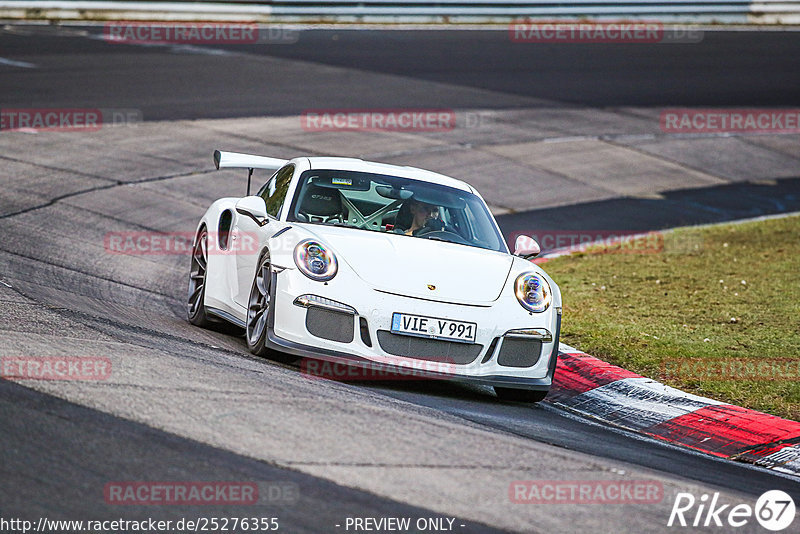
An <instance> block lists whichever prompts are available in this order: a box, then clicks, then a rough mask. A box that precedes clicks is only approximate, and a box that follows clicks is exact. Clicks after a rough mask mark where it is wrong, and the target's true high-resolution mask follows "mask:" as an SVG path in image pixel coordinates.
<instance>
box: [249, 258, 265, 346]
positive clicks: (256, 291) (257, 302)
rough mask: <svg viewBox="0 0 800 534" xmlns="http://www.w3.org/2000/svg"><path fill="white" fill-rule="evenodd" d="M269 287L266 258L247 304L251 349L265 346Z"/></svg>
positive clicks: (257, 272) (262, 262)
mask: <svg viewBox="0 0 800 534" xmlns="http://www.w3.org/2000/svg"><path fill="white" fill-rule="evenodd" d="M269 286H270V266H269V258H266V257H265V258H263V259H262V260H261V262H260V263H259V266H258V270H257V271H256V278H255V280H254V281H253V288H252V289H251V290H250V298H249V299H248V304H247V342H248V345H249V346H250V348H251V349H252V348H256V347H258V345H262V346H263V344H264V343H263V340H262V336H263V337H266V336H265V332H264V330H265V329H266V326H267V314H268V312H269V291H270V287H269Z"/></svg>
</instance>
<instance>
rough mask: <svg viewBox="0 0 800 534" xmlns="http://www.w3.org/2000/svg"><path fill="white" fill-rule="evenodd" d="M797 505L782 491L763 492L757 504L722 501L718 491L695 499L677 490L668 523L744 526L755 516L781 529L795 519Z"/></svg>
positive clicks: (676, 524)
mask: <svg viewBox="0 0 800 534" xmlns="http://www.w3.org/2000/svg"><path fill="white" fill-rule="evenodd" d="M794 516H795V506H794V500H793V499H792V497H791V496H790V495H789V494H788V493H786V492H784V491H781V490H770V491H767V492H765V493H763V494H762V495H761V496H760V497H759V498H758V500H757V501H756V505H755V506H754V507H751V506H750V505H749V504H744V503H740V504H736V505H731V504H730V503H727V504H723V503H720V502H719V493H714V495H713V496H711V497H710V498H709V496H708V494H703V495H701V496H700V498H699V499H696V498H695V496H694V495H692V494H691V493H678V494H677V495H676V496H675V503H674V504H673V505H672V512H671V513H670V514H669V521H667V526H668V527H672V526H676V527H725V528H730V527H734V528H737V527H743V526H745V525H747V524H749V523H750V522H751V520H752V519H753V517H755V519H756V521H758V523H759V524H760V525H761V526H762V527H764V528H765V529H767V530H771V531H773V532H778V531H781V530H784V529H786V528H788V527H789V526H790V525H791V524H792V522H793V521H794Z"/></svg>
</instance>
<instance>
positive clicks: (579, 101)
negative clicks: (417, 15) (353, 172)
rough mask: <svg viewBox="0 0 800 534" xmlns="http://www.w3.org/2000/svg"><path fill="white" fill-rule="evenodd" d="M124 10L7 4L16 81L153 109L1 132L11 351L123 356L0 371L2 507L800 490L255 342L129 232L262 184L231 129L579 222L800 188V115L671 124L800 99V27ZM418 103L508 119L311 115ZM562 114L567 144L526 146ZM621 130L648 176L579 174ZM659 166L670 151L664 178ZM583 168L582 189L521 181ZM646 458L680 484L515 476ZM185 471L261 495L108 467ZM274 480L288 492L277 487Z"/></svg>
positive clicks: (482, 514) (718, 213) (619, 515)
mask: <svg viewBox="0 0 800 534" xmlns="http://www.w3.org/2000/svg"><path fill="white" fill-rule="evenodd" d="M99 32H101V29H98V28H97V27H67V28H59V27H41V26H25V25H22V26H6V27H4V28H3V29H2V31H0V58H4V59H9V60H12V61H14V62H24V63H25V64H26V65H28V66H19V64H17V65H16V66H15V65H11V64H8V63H3V62H0V80H2V83H0V108H105V109H107V108H114V109H133V110H136V111H137V112H138V113H140V115H141V118H142V119H143V121H144V122H142V123H140V124H137V125H135V127H128V126H124V125H122V126H118V127H117V126H114V127H108V128H103V129H102V130H101V131H98V132H92V133H75V132H38V133H35V132H30V131H11V132H0V162H2V165H3V170H2V171H0V183H2V184H3V187H2V190H0V310H1V311H2V313H0V355H2V356H59V355H67V356H100V357H107V358H109V359H110V361H111V363H112V369H113V371H112V375H111V377H110V378H109V379H108V380H104V381H98V382H55V381H21V382H19V383H15V382H11V381H7V380H0V428H2V431H0V457H2V460H0V476H2V482H0V517H2V518H9V517H16V518H27V519H30V520H32V521H36V520H37V519H38V518H40V517H47V518H49V519H78V520H80V519H83V520H88V519H113V518H119V517H123V518H148V517H151V518H156V519H160V520H178V519H180V518H197V517H212V516H216V517H236V516H238V517H243V516H248V517H277V518H279V520H280V525H281V528H280V531H285V532H347V531H348V530H347V529H346V528H345V524H346V520H347V518H348V517H350V518H352V517H361V518H364V517H374V518H380V517H411V518H414V520H415V521H416V519H418V518H437V519H441V518H445V519H447V518H449V519H452V520H453V525H454V526H453V530H454V531H456V532H493V531H515V532H667V531H674V530H675V529H671V528H668V527H667V526H666V525H667V520H668V518H669V512H670V510H671V508H672V504H673V501H674V499H675V495H676V494H677V493H678V492H690V493H693V494H694V495H695V496H697V497H699V496H700V495H702V494H708V495H711V494H713V493H714V492H719V493H720V500H721V501H723V502H727V503H740V502H746V503H750V504H751V505H752V504H753V503H754V502H755V499H756V498H757V497H758V495H760V494H761V493H763V492H764V491H766V490H769V489H782V490H784V491H786V492H788V493H790V494H791V495H792V496H793V497H794V498H795V500H796V501H797V502H800V484H798V481H797V480H796V479H793V478H790V477H788V476H784V475H780V474H778V473H774V472H770V471H767V470H764V469H760V468H755V467H752V466H748V465H744V464H739V463H734V462H729V461H724V460H718V459H714V458H710V457H707V456H704V455H701V454H696V453H693V452H691V451H688V450H683V449H678V448H675V447H671V446H668V445H665V444H663V443H659V442H656V441H654V440H650V439H644V438H641V437H637V436H634V435H631V434H629V433H626V432H624V431H620V430H617V429H613V428H609V427H605V426H602V425H599V424H597V423H595V422H592V421H588V420H583V419H580V418H577V417H575V416H573V415H571V414H569V413H566V412H564V411H561V410H559V409H557V408H555V407H553V406H551V405H547V404H542V405H539V406H533V407H532V406H527V405H522V404H514V403H506V404H503V403H499V402H498V401H497V400H496V399H495V398H494V396H493V395H492V394H491V393H490V392H489V391H488V390H486V389H483V388H480V387H467V386H460V385H453V384H447V383H438V382H437V383H433V384H431V383H428V382H424V383H423V382H419V383H411V384H402V385H400V384H397V383H385V382H381V383H363V382H361V383H346V382H332V381H326V380H316V379H309V378H308V377H306V376H304V375H303V373H302V372H301V370H300V368H299V367H298V365H297V362H296V361H294V360H292V359H288V358H278V359H275V360H267V359H261V358H255V357H252V356H251V355H250V354H249V353H248V352H247V350H246V346H245V343H244V340H243V339H242V338H241V337H237V336H236V335H232V334H231V333H230V332H221V331H210V330H201V329H198V328H195V327H192V326H190V325H189V324H188V323H187V322H186V320H185V306H184V299H185V288H186V278H187V273H188V256H187V255H181V254H152V255H137V254H115V253H112V252H110V251H109V250H108V248H107V246H106V245H105V244H104V237H105V236H106V235H107V233H108V232H115V231H116V232H142V233H152V232H175V231H181V232H192V231H193V230H194V225H195V223H196V221H197V220H198V218H199V217H200V216H201V215H202V213H203V211H204V210H205V208H206V207H207V205H208V204H210V203H211V202H212V201H213V200H214V199H216V198H219V197H222V196H233V195H241V194H243V191H244V177H243V176H241V173H232V172H223V173H217V172H215V171H213V170H212V169H213V166H212V162H211V151H212V150H213V149H215V148H224V149H228V150H238V151H243V152H247V151H252V152H255V153H260V154H264V155H270V156H276V157H292V156H296V155H299V154H322V153H327V154H337V155H359V156H363V157H365V158H366V157H369V158H374V159H379V160H382V161H388V162H392V163H396V162H404V163H405V164H418V165H419V166H422V167H429V168H434V169H436V170H442V171H449V172H450V173H451V174H454V175H456V176H464V177H465V178H466V179H467V180H468V181H470V182H472V183H474V184H475V185H476V186H477V187H478V188H479V189H480V190H481V191H482V192H484V193H485V196H486V198H487V202H489V204H490V205H491V206H492V207H493V209H495V210H496V213H497V214H498V220H499V221H500V223H501V225H502V226H503V229H504V231H506V232H512V231H517V230H525V229H529V228H532V227H537V226H538V227H539V228H556V227H558V228H572V227H571V226H570V224H573V225H577V224H578V223H576V222H575V217H574V216H571V215H570V213H574V212H575V210H579V211H580V213H581V214H582V215H583V219H582V222H581V223H580V224H582V225H583V226H582V227H583V228H611V227H612V226H611V225H612V224H614V225H616V226H613V228H617V229H634V230H647V229H660V228H666V227H670V226H674V225H679V224H696V223H706V222H718V221H725V220H732V219H738V218H743V217H752V216H759V215H769V214H776V213H783V212H790V211H797V210H798V209H800V171H798V169H800V157H798V154H800V140H799V139H798V136H797V134H794V135H788V136H787V135H784V136H780V135H773V136H740V137H736V136H733V137H731V136H718V137H714V136H710V137H707V138H700V139H694V138H688V139H685V138H670V137H668V136H663V135H661V134H660V133H659V132H658V129H657V117H658V110H659V109H660V108H663V107H669V106H700V107H702V106H715V107H725V106H727V107H795V108H796V107H800V70H798V69H797V58H798V57H800V33H797V32H708V33H707V34H706V36H705V38H704V40H703V41H702V42H701V43H698V44H693V45H689V44H669V45H667V44H663V45H635V46H622V45H580V46H569V45H561V46H556V45H545V46H538V47H537V46H529V45H521V44H514V43H510V42H509V40H508V36H507V33H506V32H504V31H497V32H479V31H399V30H392V31H387V32H380V31H364V32H354V31H339V30H337V31H334V30H320V31H303V32H300V34H299V39H298V40H297V42H296V43H294V44H281V45H277V44H276V45H241V46H231V45H227V46H219V47H202V46H132V45H121V44H109V43H106V42H104V41H102V40H101V39H98V38H97V35H98V33H99ZM409 107H410V108H450V109H453V110H456V113H457V114H458V115H459V117H460V118H461V117H462V115H461V114H462V113H472V114H474V115H469V116H475V117H482V118H484V119H485V120H486V121H487V122H486V123H485V124H484V125H483V128H484V129H481V128H476V129H474V130H469V129H468V128H462V129H456V130H454V131H453V132H448V133H443V134H430V135H412V134H406V133H396V132H394V133H364V132H359V133H355V134H352V133H347V134H337V133H336V132H334V133H330V132H306V131H303V130H302V128H300V127H299V121H298V120H297V115H298V114H300V113H302V112H303V111H304V110H307V109H320V108H331V109H335V108H347V109H353V108H359V109H364V108H381V109H398V108H409ZM565 117H568V118H565ZM653 124H655V125H656V126H655V127H654V126H653ZM448 136H449V137H448ZM487 139H488V141H486V142H485V144H481V142H482V140H484V141H485V140H487ZM543 139H544V140H545V141H547V142H548V143H550V144H549V145H547V146H552V147H553V150H555V151H558V150H561V151H562V153H561V155H560V156H559V157H560V158H562V159H559V160H557V161H555V160H554V162H553V164H552V167H546V166H541V167H536V166H526V163H525V161H524V158H525V157H527V155H528V154H530V150H531V147H533V148H534V149H538V147H540V146H541V143H542V140H543ZM554 140H555V141H558V142H557V143H556V142H553V141H554ZM597 143H603V144H604V147H603V148H604V150H608V151H609V152H603V153H602V154H603V156H602V157H603V158H607V157H613V158H617V157H618V158H619V159H618V160H615V161H620V162H622V163H624V165H623V167H625V168H628V167H627V166H630V175H626V177H619V179H618V180H616V181H615V178H608V177H605V176H601V175H600V174H601V173H598V176H597V177H596V178H586V180H585V181H582V182H577V181H576V180H575V179H574V177H573V176H572V175H570V174H569V173H570V172H572V171H569V170H564V171H563V172H561V171H558V172H557V171H556V170H554V168H555V167H558V165H557V163H558V164H561V163H563V162H564V161H568V160H569V161H572V160H576V159H580V158H581V157H589V156H586V155H585V154H588V153H591V150H589V149H588V148H587V147H589V148H592V147H595V146H596V144H597ZM478 145H480V146H478ZM523 145H524V146H523ZM556 145H558V146H556ZM696 147H699V148H696ZM709 147H713V151H712V149H710V148H709ZM573 148H574V149H575V150H573ZM584 148H586V150H584ZM709 153H710V154H712V155H713V157H711V156H708V154H709ZM576 154H577V155H576ZM742 154H744V155H742ZM737 157H741V158H742V160H741V161H740V160H737V159H736V158H737ZM734 160H735V164H734V163H729V161H734ZM591 164H592V162H591V161H588V160H587V161H586V162H585V165H586V166H585V167H581V168H580V169H578V170H576V171H575V172H581V173H583V172H585V170H586V169H588V168H590V167H591ZM543 165H544V164H543ZM643 165H645V166H650V165H657V166H658V173H653V176H649V175H647V173H642V174H641V177H639V174H638V173H640V171H641V170H642V168H643V167H642V166H643ZM748 165H752V167H748ZM504 166H506V167H508V168H513V169H515V170H516V171H517V173H518V174H517V175H516V178H515V177H512V176H509V184H510V185H507V186H505V185H503V184H498V185H497V186H496V187H493V186H492V181H491V180H489V179H487V178H485V177H483V178H482V176H483V175H485V174H487V173H488V171H489V170H491V169H496V168H498V167H504ZM645 168H652V167H645ZM459 169H463V173H459V172H458V170H459ZM526 173H527V174H526ZM606 174H608V173H606ZM630 176H633V177H634V178H630ZM623 178H624V179H623ZM515 179H518V180H519V181H518V182H514V181H513V180H515ZM481 180H484V182H481ZM539 180H540V181H539ZM558 180H561V181H563V183H564V184H565V185H563V186H558V187H555V186H554V187H553V189H558V192H556V193H552V194H549V193H546V192H545V193H542V195H541V196H536V195H529V196H528V195H519V190H520V189H519V187H523V186H524V187H530V188H534V187H537V185H538V184H540V183H541V184H550V183H553V184H556V183H559V184H560V183H562V182H558ZM515 188H516V189H515ZM558 194H562V196H558ZM548 195H550V196H548ZM515 196H520V197H523V198H522V199H517V198H515ZM609 213H614V217H613V218H612V217H610V216H609ZM565 297H566V296H565ZM620 478H624V479H629V480H648V481H657V482H658V483H659V484H661V485H662V487H663V490H664V496H663V499H662V500H661V501H660V502H656V503H652V504H636V505H630V504H629V505H621V504H615V505H597V504H594V505H591V504H589V505H579V504H559V505H532V504H514V503H512V502H511V501H510V499H509V493H508V490H509V485H510V484H511V482H512V481H515V480H534V479H536V480H598V479H620ZM159 480H160V481H165V480H171V481H197V480H206V481H252V482H256V483H258V484H259V487H260V488H262V490H263V491H262V493H263V497H262V499H260V500H259V502H258V503H257V504H254V505H251V506H233V505H216V506H141V505H140V506H120V505H117V504H113V503H109V502H107V501H106V499H105V498H104V487H105V485H106V484H108V483H110V482H114V481H118V482H119V481H159ZM269 488H273V489H274V488H279V489H280V488H283V489H284V490H286V491H288V493H285V494H279V495H278V496H276V497H275V498H270V493H269ZM287 488H288V489H287ZM444 524H448V522H447V521H445V522H444ZM684 530H689V529H684ZM349 531H350V532H353V530H352V528H351V529H350V530H349ZM708 531H709V532H712V531H722V530H721V529H717V530H714V529H713V528H712V529H708ZM737 532H763V530H762V529H759V527H758V526H757V525H756V524H754V523H752V522H751V524H749V525H748V526H746V527H743V528H740V529H737Z"/></svg>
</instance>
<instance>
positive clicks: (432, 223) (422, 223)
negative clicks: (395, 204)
mask: <svg viewBox="0 0 800 534" xmlns="http://www.w3.org/2000/svg"><path fill="white" fill-rule="evenodd" d="M438 217H439V206H434V205H433V204H427V203H425V202H420V201H419V200H417V199H415V198H413V197H412V198H410V199H408V200H407V201H406V202H405V203H404V204H403V206H402V207H401V208H400V211H399V212H398V214H397V224H396V228H398V229H399V230H402V231H403V233H405V234H406V235H418V234H419V233H420V231H421V230H423V229H424V230H425V231H426V232H428V231H434V230H441V229H442V228H444V223H443V222H442V221H440V220H439V218H438Z"/></svg>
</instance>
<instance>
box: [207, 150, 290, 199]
mask: <svg viewBox="0 0 800 534" xmlns="http://www.w3.org/2000/svg"><path fill="white" fill-rule="evenodd" d="M285 164H286V160H283V159H278V158H267V157H265V156H253V155H252V154H242V153H240V152H222V151H221V150H215V151H214V166H215V167H216V168H217V170H219V169H247V170H248V171H249V172H248V174H247V195H248V196H250V179H251V178H252V177H253V169H268V170H273V171H274V170H278V169H280V168H281V167H283V166H284V165H285Z"/></svg>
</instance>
